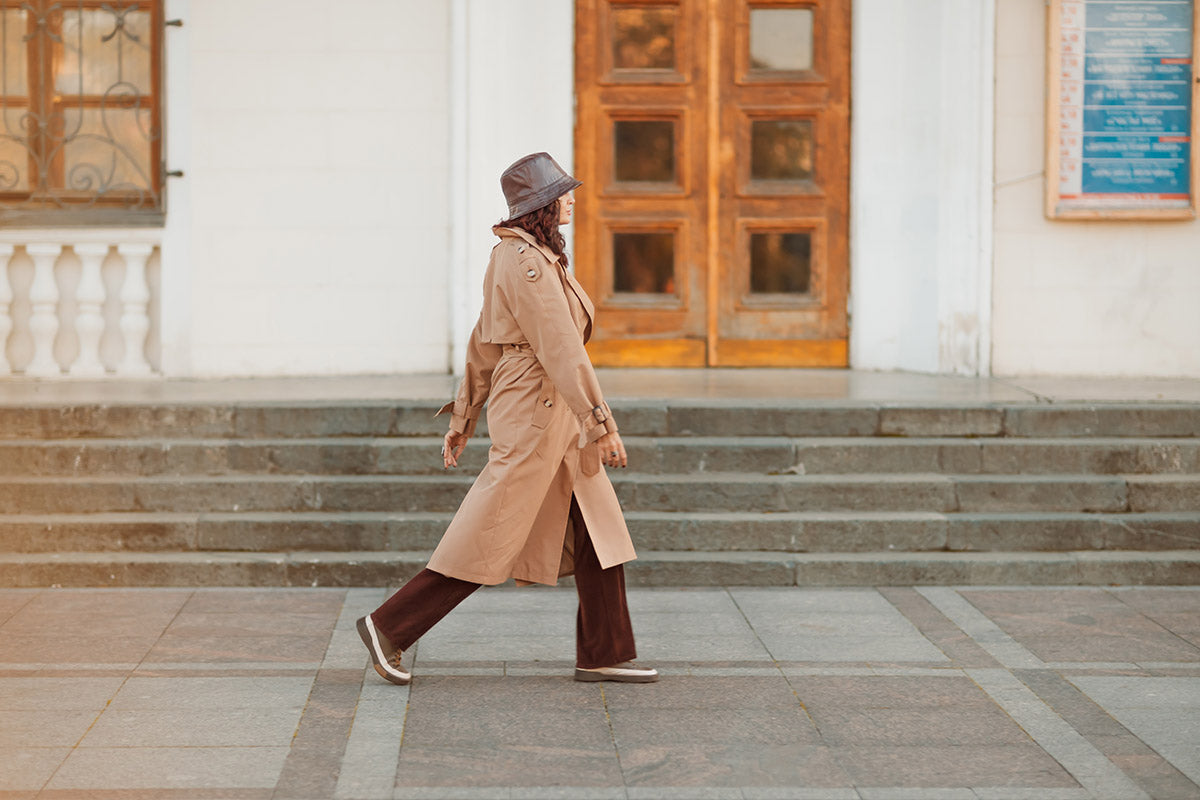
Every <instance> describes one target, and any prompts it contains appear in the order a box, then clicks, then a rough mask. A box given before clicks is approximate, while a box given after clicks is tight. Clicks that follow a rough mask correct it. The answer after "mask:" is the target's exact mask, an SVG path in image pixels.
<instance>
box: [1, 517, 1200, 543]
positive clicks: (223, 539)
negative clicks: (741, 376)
mask: <svg viewBox="0 0 1200 800" xmlns="http://www.w3.org/2000/svg"><path fill="white" fill-rule="evenodd" d="M452 516H453V515H452V514H451V513H450V512H434V513H416V512H413V513H388V512H342V513H337V512H319V511H315V512H293V513H274V512H257V513H205V514H183V513H165V512H162V513H150V512H143V513H137V512H133V513H108V514H59V515H42V516H37V515H7V516H0V552H13V553H22V552H23V553H37V552H70V551H80V552H83V551H94V552H101V551H113V552H120V551H145V552H155V551H181V552H184V551H203V550H210V551H243V552H258V551H262V552H272V551H280V552H295V551H323V550H327V551H411V550H432V549H433V548H434V547H435V546H436V545H437V542H438V540H439V539H440V538H441V536H442V533H443V531H445V529H446V526H447V525H448V524H449V522H450V519H451V517H452ZM626 520H627V521H628V523H629V529H630V532H631V533H632V535H633V539H634V542H635V544H636V545H637V546H638V547H639V548H646V549H650V550H662V551H668V550H670V551H712V552H717V551H724V550H743V551H754V550H765V551H778V552H789V553H799V552H833V553H836V552H844V553H851V552H871V551H892V552H899V551H908V552H924V551H938V550H951V551H981V552H983V551H1006V550H1008V551H1056V550H1177V549H1181V548H1198V547H1200V511H1197V512H1173V513H1161V512H1160V513H1144V514H1134V513H1126V514H1085V513H1055V512H1043V513H1039V512H1021V513H960V514H939V513H929V512H920V511H915V512H870V511H860V512H823V511H800V512H784V513H776V514H756V513H750V512H739V511H731V512H692V513H689V512H658V511H632V512H629V513H627V514H626Z"/></svg>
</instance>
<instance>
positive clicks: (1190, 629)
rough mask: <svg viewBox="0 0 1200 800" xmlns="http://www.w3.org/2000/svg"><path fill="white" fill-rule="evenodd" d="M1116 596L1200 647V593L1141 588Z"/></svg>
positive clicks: (1198, 591)
mask: <svg viewBox="0 0 1200 800" xmlns="http://www.w3.org/2000/svg"><path fill="white" fill-rule="evenodd" d="M1113 596H1114V597H1116V598H1117V599H1118V600H1120V601H1121V602H1122V603H1124V604H1126V605H1128V606H1130V607H1132V608H1134V609H1136V610H1137V611H1138V612H1140V613H1141V614H1144V615H1145V616H1147V617H1149V618H1150V619H1152V620H1154V621H1155V622H1157V623H1158V624H1159V625H1162V626H1163V627H1164V628H1166V629H1167V630H1169V631H1171V633H1173V634H1175V635H1176V636H1179V637H1180V638H1182V639H1185V640H1187V641H1188V642H1191V643H1192V644H1194V645H1197V646H1200V590H1195V589H1191V590H1185V591H1177V590H1171V589H1166V590H1164V589H1158V588H1153V587H1144V588H1143V587H1138V588H1136V589H1130V590H1128V591H1121V592H1114V593H1113Z"/></svg>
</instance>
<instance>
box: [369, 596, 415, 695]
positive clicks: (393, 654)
mask: <svg viewBox="0 0 1200 800" xmlns="http://www.w3.org/2000/svg"><path fill="white" fill-rule="evenodd" d="M355 627H356V628H358V635H359V636H360V637H362V640H363V644H365V645H366V646H367V652H368V653H370V654H371V664H372V665H374V667H375V671H376V672H378V673H379V677H381V678H383V679H384V680H385V681H389V682H391V683H394V684H396V685H397V686H405V685H407V684H408V682H409V681H411V680H412V675H411V674H410V673H408V672H406V671H405V670H404V668H403V667H401V666H400V656H402V655H403V653H402V652H401V651H399V650H397V649H396V648H395V647H394V646H393V645H392V643H391V642H390V641H388V638H387V637H386V636H384V635H383V634H382V633H380V632H379V631H378V630H377V629H376V628H375V623H374V622H372V621H371V615H370V614H368V615H367V616H365V617H363V618H361V619H360V620H359V621H358V622H357V623H356V624H355Z"/></svg>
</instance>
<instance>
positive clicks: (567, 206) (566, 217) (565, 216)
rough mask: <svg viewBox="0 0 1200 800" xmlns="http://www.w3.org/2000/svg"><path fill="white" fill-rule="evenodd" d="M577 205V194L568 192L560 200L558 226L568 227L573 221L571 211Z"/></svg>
mask: <svg viewBox="0 0 1200 800" xmlns="http://www.w3.org/2000/svg"><path fill="white" fill-rule="evenodd" d="M574 205H575V193H574V192H567V193H566V194H564V195H563V196H562V197H560V198H558V224H559V225H566V224H567V223H569V222H570V221H571V209H572V206H574Z"/></svg>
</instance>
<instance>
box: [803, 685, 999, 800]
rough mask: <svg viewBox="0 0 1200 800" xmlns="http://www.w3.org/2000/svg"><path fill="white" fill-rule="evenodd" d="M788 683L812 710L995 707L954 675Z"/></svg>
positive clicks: (979, 710) (977, 709)
mask: <svg viewBox="0 0 1200 800" xmlns="http://www.w3.org/2000/svg"><path fill="white" fill-rule="evenodd" d="M788 682H789V683H790V684H791V686H792V687H793V688H794V689H795V691H796V695H797V696H798V697H799V698H800V700H801V701H802V702H803V703H804V705H805V707H806V708H809V709H820V708H830V709H854V708H889V709H907V710H914V711H925V710H928V709H931V708H933V709H942V708H946V709H957V710H958V711H959V712H960V713H964V714H974V713H988V712H989V710H990V709H994V708H995V704H994V703H993V702H992V700H991V699H990V698H989V697H988V696H987V695H986V694H984V693H983V692H982V691H980V689H979V687H978V686H976V685H975V684H974V683H973V682H972V681H971V680H970V679H969V678H967V677H965V676H963V675H961V674H959V673H954V672H951V673H950V674H948V675H940V676H937V677H928V676H922V677H910V676H896V675H858V676H840V675H839V676H824V675H819V676H794V677H790V678H789V679H788ZM874 785H878V784H874ZM930 785H934V784H930Z"/></svg>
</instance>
